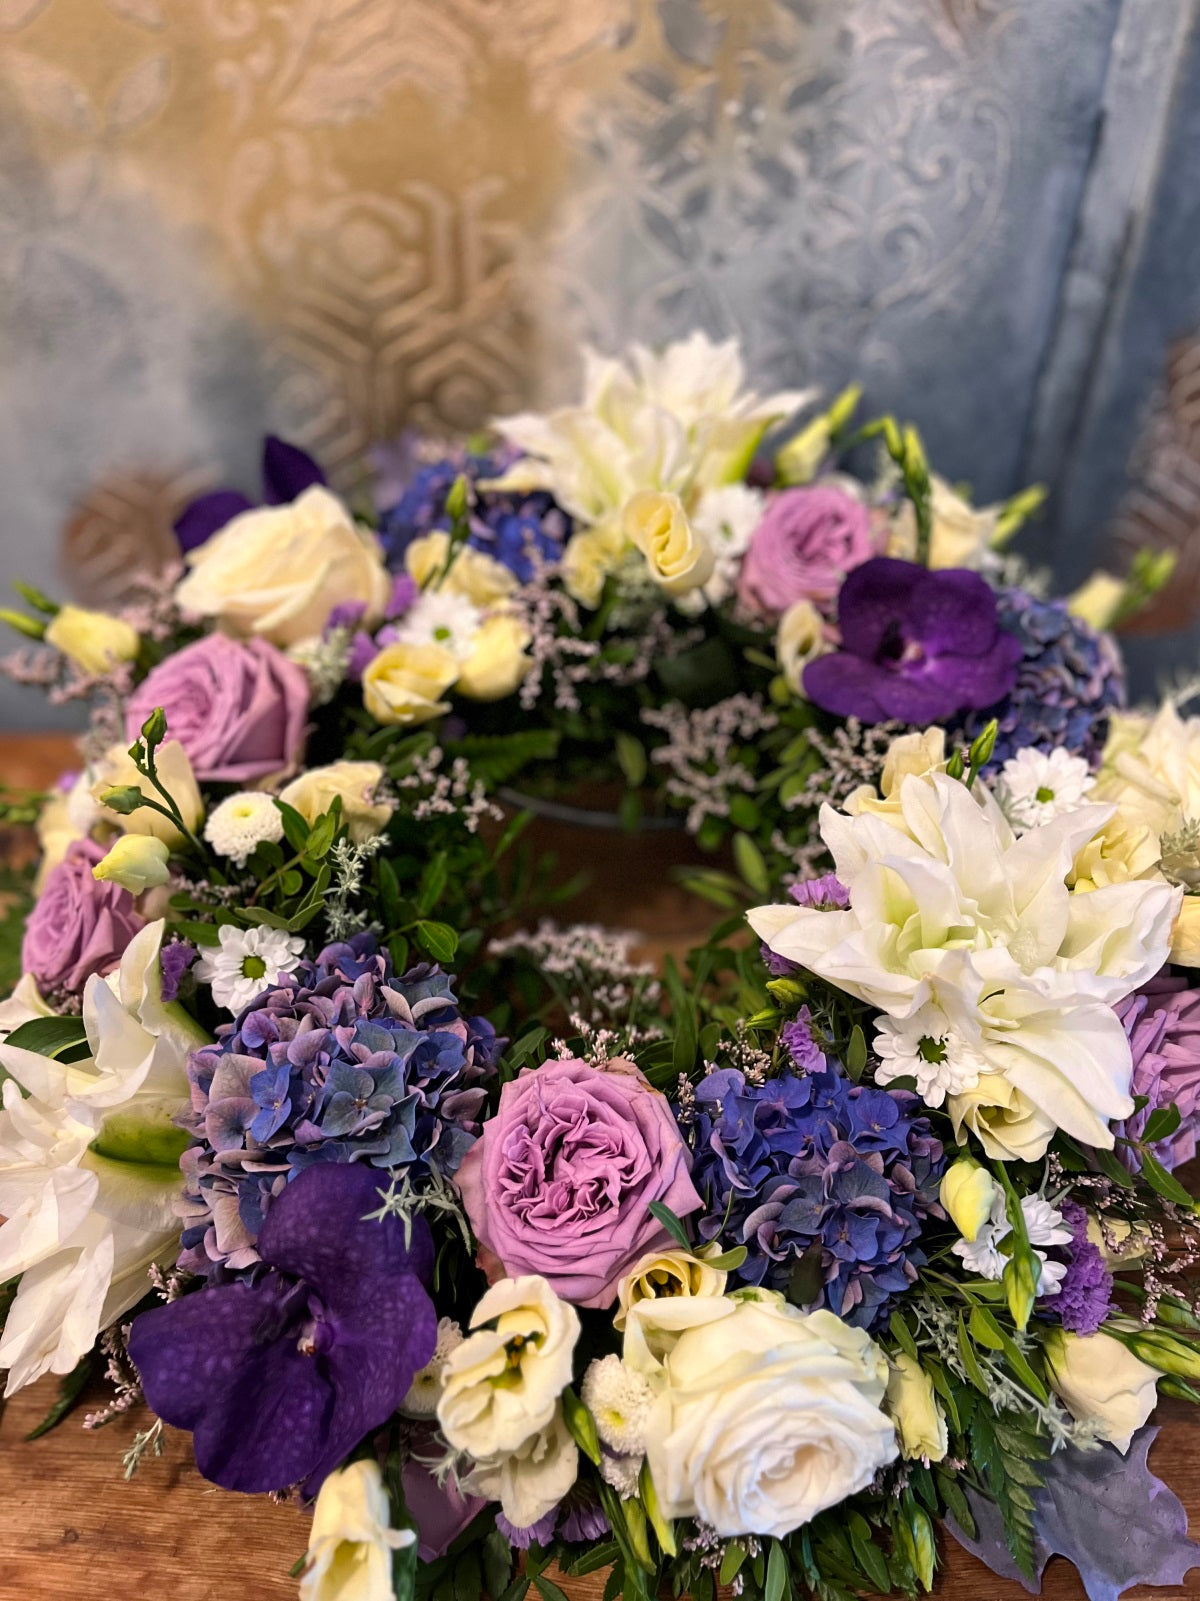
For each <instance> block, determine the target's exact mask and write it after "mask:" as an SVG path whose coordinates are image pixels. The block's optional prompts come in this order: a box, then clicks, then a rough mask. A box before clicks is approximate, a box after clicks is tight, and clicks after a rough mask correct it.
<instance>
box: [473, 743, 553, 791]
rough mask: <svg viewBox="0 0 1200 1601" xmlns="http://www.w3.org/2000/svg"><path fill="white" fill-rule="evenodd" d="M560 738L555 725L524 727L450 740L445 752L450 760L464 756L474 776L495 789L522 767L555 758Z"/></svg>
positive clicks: (514, 775)
mask: <svg viewBox="0 0 1200 1601" xmlns="http://www.w3.org/2000/svg"><path fill="white" fill-rule="evenodd" d="M559 739H560V735H559V733H558V731H557V729H552V728H530V729H523V730H521V731H520V732H519V733H515V734H471V735H468V736H467V737H466V738H465V739H457V740H454V741H452V742H450V741H448V742H447V744H446V755H447V756H448V757H449V758H450V760H451V761H453V759H454V758H455V757H456V756H462V757H463V758H464V759H465V760H466V762H467V765H468V766H469V767H470V769H471V776H472V777H473V778H478V779H481V780H482V781H483V783H484V784H485V785H487V786H488V787H489V788H492V787H494V786H495V785H497V784H506V783H508V782H509V780H510V779H512V778H515V777H516V775H517V774H518V773H519V772H520V771H521V769H522V768H523V767H529V766H532V765H533V764H534V763H535V762H549V761H553V760H554V758H555V756H557V754H558V744H559Z"/></svg>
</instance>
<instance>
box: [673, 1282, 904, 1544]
mask: <svg viewBox="0 0 1200 1601" xmlns="http://www.w3.org/2000/svg"><path fill="white" fill-rule="evenodd" d="M643 1304H645V1303H643ZM692 1304H693V1305H696V1306H699V1305H703V1304H704V1303H703V1302H694V1303H692ZM887 1371H888V1370H887V1361H886V1358H885V1357H884V1356H883V1353H882V1352H881V1351H880V1350H879V1348H878V1347H877V1346H876V1345H875V1344H874V1343H873V1342H872V1340H871V1339H870V1337H869V1336H868V1335H867V1334H865V1333H864V1332H863V1331H862V1330H861V1329H854V1328H850V1327H849V1326H848V1325H847V1324H845V1323H843V1322H841V1320H840V1319H838V1318H836V1317H834V1315H833V1314H832V1313H831V1312H813V1313H810V1314H808V1315H807V1316H806V1315H804V1314H803V1313H801V1312H798V1311H797V1310H796V1309H795V1308H794V1307H791V1306H788V1305H787V1304H786V1303H782V1304H780V1303H776V1302H760V1301H734V1302H733V1303H732V1305H731V1310H730V1312H729V1315H728V1316H726V1317H723V1318H719V1319H717V1320H716V1321H714V1322H709V1323H704V1324H698V1325H696V1326H694V1327H692V1328H690V1329H688V1330H687V1331H686V1332H684V1333H682V1334H680V1336H679V1338H678V1339H677V1341H676V1343H675V1345H674V1347H673V1348H672V1349H671V1351H670V1352H669V1353H668V1354H667V1356H666V1358H665V1360H664V1362H663V1365H662V1371H661V1374H660V1375H659V1377H658V1379H657V1381H655V1380H652V1381H651V1382H652V1383H653V1384H654V1385H655V1388H656V1391H657V1394H656V1398H655V1402H654V1405H653V1407H652V1409H651V1412H650V1417H649V1420H648V1423H647V1427H646V1447H647V1452H646V1455H647V1461H648V1463H649V1467H650V1472H651V1475H652V1477H653V1480H654V1486H655V1489H656V1490H657V1492H658V1499H659V1503H660V1505H661V1508H662V1512H663V1515H664V1517H667V1518H686V1517H696V1518H700V1519H702V1520H703V1521H704V1522H705V1523H707V1524H709V1525H711V1526H712V1528H714V1529H715V1530H716V1532H717V1533H718V1534H719V1535H721V1536H722V1537H725V1538H730V1537H733V1536H736V1535H741V1534H759V1535H774V1536H775V1537H776V1538H782V1537H783V1536H784V1535H786V1534H789V1533H791V1531H792V1530H793V1529H798V1528H799V1527H800V1526H801V1525H802V1524H804V1523H807V1522H809V1520H810V1519H812V1518H813V1517H815V1516H816V1515H817V1513H818V1512H820V1511H822V1510H823V1509H824V1508H825V1507H829V1506H835V1505H836V1504H837V1503H838V1502H840V1501H844V1500H845V1499H846V1497H847V1496H850V1495H854V1494H855V1493H856V1492H857V1491H859V1490H862V1489H864V1488H865V1487H866V1485H868V1484H869V1483H870V1482H871V1480H872V1479H873V1478H874V1477H875V1474H876V1473H877V1472H878V1470H879V1469H880V1468H881V1467H883V1466H884V1465H885V1464H886V1463H888V1462H891V1461H894V1460H895V1457H896V1454H897V1447H896V1434H895V1430H894V1428H893V1426H892V1422H891V1420H890V1418H888V1417H887V1416H885V1414H884V1413H883V1411H882V1410H881V1403H882V1401H883V1396H884V1391H885V1388H886V1384H887Z"/></svg>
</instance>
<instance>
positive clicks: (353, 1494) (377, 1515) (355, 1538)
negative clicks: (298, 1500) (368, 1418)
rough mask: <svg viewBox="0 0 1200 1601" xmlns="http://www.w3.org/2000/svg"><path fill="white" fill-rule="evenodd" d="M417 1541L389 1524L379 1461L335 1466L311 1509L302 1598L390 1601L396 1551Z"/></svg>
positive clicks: (409, 1531)
mask: <svg viewBox="0 0 1200 1601" xmlns="http://www.w3.org/2000/svg"><path fill="white" fill-rule="evenodd" d="M415 1540H416V1535H415V1534H414V1532H413V1531H412V1529H393V1528H392V1527H391V1526H390V1509H389V1506H388V1496H387V1491H386V1490H385V1489H384V1486H383V1475H382V1474H381V1473H380V1471H379V1464H378V1463H377V1462H370V1461H362V1462H351V1463H350V1465H349V1466H348V1467H344V1468H337V1469H335V1470H334V1472H332V1473H331V1474H330V1475H329V1477H328V1478H327V1479H326V1480H325V1481H324V1483H323V1484H322V1485H321V1490H320V1493H319V1494H318V1496H317V1504H316V1507H315V1508H314V1510H313V1521H312V1531H311V1533H310V1535H309V1539H308V1560H307V1564H306V1566H305V1568H304V1569H303V1571H302V1573H301V1576H300V1601H392V1595H393V1590H392V1553H393V1552H394V1551H398V1550H400V1549H401V1548H402V1547H403V1546H407V1545H412V1544H413V1542H414V1541H415Z"/></svg>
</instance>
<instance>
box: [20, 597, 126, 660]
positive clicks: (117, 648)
mask: <svg viewBox="0 0 1200 1601" xmlns="http://www.w3.org/2000/svg"><path fill="white" fill-rule="evenodd" d="M43 638H44V639H45V641H46V643H47V645H53V646H54V648H55V650H61V651H62V653H63V655H64V656H69V657H70V658H71V660H72V661H73V662H74V663H75V665H76V666H77V667H80V668H82V669H83V671H84V672H85V673H94V674H101V673H110V672H112V670H113V668H114V667H116V666H118V665H119V664H120V663H121V662H131V661H133V659H134V657H135V656H136V655H137V653H138V650H139V648H140V647H141V643H142V641H141V638H140V636H139V634H138V632H137V630H136V629H135V628H131V627H130V626H129V624H128V623H126V622H122V621H121V619H120V618H119V617H110V616H109V615H108V613H107V612H102V611H88V610H87V609H86V608H85V607H83V606H62V607H60V608H59V610H58V611H57V612H56V613H55V614H54V616H53V617H52V618H51V619H50V621H49V622H48V623H47V625H46V632H45V634H44V635H43Z"/></svg>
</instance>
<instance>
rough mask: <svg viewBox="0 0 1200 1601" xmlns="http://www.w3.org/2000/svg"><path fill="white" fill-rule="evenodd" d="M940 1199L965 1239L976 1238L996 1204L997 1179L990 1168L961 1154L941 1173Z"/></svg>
mask: <svg viewBox="0 0 1200 1601" xmlns="http://www.w3.org/2000/svg"><path fill="white" fill-rule="evenodd" d="M940 1200H941V1203H942V1205H943V1206H944V1207H945V1209H946V1211H947V1212H949V1214H950V1216H951V1218H952V1219H953V1220H954V1226H955V1228H956V1229H957V1230H958V1232H959V1233H960V1234H961V1235H962V1237H963V1239H964V1240H975V1239H977V1238H978V1236H979V1231H980V1229H981V1228H982V1227H983V1225H984V1224H985V1223H986V1222H987V1220H988V1218H989V1217H991V1215H992V1207H993V1206H994V1205H995V1204H996V1181H995V1179H993V1178H992V1175H991V1174H990V1173H989V1172H988V1170H987V1168H985V1167H980V1165H979V1163H978V1162H972V1160H971V1158H970V1157H969V1156H963V1157H960V1158H959V1160H958V1161H957V1162H955V1164H954V1166H953V1167H950V1168H947V1169H946V1172H945V1173H944V1174H943V1176H942V1187H941V1192H940Z"/></svg>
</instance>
